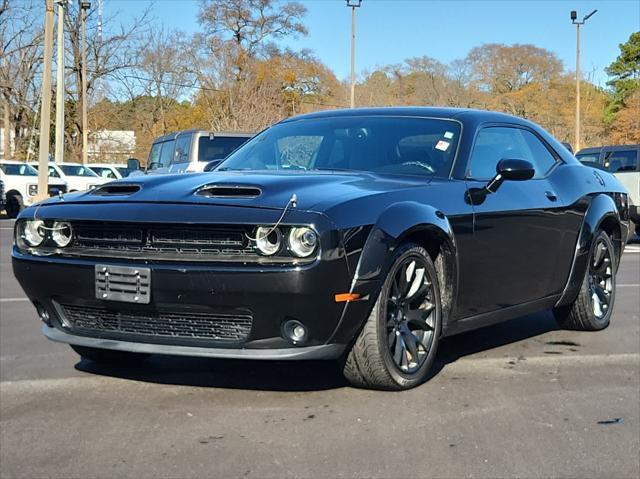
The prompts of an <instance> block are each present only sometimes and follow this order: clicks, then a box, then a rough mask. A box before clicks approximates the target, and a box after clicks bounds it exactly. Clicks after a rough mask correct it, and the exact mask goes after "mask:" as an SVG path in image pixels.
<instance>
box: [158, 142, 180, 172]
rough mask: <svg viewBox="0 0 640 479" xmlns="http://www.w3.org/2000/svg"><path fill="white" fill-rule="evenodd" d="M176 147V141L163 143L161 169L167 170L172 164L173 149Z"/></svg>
mask: <svg viewBox="0 0 640 479" xmlns="http://www.w3.org/2000/svg"><path fill="white" fill-rule="evenodd" d="M175 145H176V142H175V140H171V141H165V142H164V143H162V151H161V152H160V161H159V163H160V165H159V167H162V168H166V167H167V166H169V165H170V164H171V160H172V159H173V149H174V148H173V147H174V146H175Z"/></svg>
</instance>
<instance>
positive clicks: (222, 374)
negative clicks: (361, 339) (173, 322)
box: [75, 312, 557, 392]
mask: <svg viewBox="0 0 640 479" xmlns="http://www.w3.org/2000/svg"><path fill="white" fill-rule="evenodd" d="M555 329H557V326H556V323H555V321H554V320H553V317H552V316H551V314H550V313H548V312H543V313H538V314H534V315H529V316H523V317H521V318H517V319H513V320H511V321H508V322H505V323H501V324H497V325H494V326H489V327H486V328H483V329H479V330H476V331H470V332H468V333H463V334H459V335H456V336H452V337H450V338H446V339H444V340H443V341H442V342H441V343H440V346H439V350H438V356H437V358H436V363H435V365H434V368H433V369H432V374H431V377H433V376H435V375H437V374H438V373H439V372H440V371H442V370H443V369H444V368H445V367H446V365H447V364H451V363H453V362H455V361H457V360H458V359H460V358H462V357H464V356H468V355H471V354H475V353H479V352H482V351H489V350H492V349H495V348H499V347H501V346H505V345H508V344H511V343H515V342H518V341H523V340H526V339H530V338H533V337H536V336H539V335H541V334H544V333H547V332H549V331H553V330H555ZM75 367H76V369H77V370H79V371H83V372H87V373H91V374H98V375H102V376H110V377H117V378H121V379H131V380H136V381H144V382H150V383H156V384H170V385H181V386H196V387H207V388H228V389H246V390H268V391H290V392H300V391H321V390H327V389H335V388H340V387H345V386H348V384H347V382H346V381H345V379H344V378H343V377H342V374H341V372H340V369H339V364H338V362H337V361H256V360H228V359H210V358H191V357H180V356H163V355H153V356H151V357H150V358H148V359H147V360H146V361H144V362H141V363H140V364H137V365H131V364H127V365H107V364H100V363H96V362H93V361H89V360H85V359H83V360H81V361H79V362H78V363H77V364H76V365H75Z"/></svg>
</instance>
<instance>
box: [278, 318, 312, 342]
mask: <svg viewBox="0 0 640 479" xmlns="http://www.w3.org/2000/svg"><path fill="white" fill-rule="evenodd" d="M283 330H284V335H285V337H286V338H287V339H288V340H289V341H291V342H292V343H293V344H301V343H304V342H306V341H307V339H308V338H309V331H308V330H307V328H305V327H304V325H303V324H302V323H301V322H300V321H294V320H290V321H287V322H286V323H284V328H283Z"/></svg>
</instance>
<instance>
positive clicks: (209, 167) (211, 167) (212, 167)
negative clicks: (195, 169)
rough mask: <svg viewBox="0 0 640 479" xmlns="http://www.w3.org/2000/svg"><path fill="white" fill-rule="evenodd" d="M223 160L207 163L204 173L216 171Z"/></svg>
mask: <svg viewBox="0 0 640 479" xmlns="http://www.w3.org/2000/svg"><path fill="white" fill-rule="evenodd" d="M222 161H223V160H222V159H220V160H212V161H210V162H209V163H207V164H206V165H204V169H203V170H202V171H212V170H215V169H216V167H217V166H218V165H219V164H220V163H222Z"/></svg>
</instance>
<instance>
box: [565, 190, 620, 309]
mask: <svg viewBox="0 0 640 479" xmlns="http://www.w3.org/2000/svg"><path fill="white" fill-rule="evenodd" d="M612 224H613V225H615V226H614V228H617V234H618V236H619V235H620V232H621V230H620V215H619V214H618V209H617V208H616V204H615V202H614V201H613V199H612V198H611V197H610V196H608V195H606V194H598V195H596V196H594V197H593V198H592V200H591V203H590V204H589V207H588V209H587V212H586V214H585V216H584V220H583V221H582V227H581V228H580V234H579V235H578V241H577V243H576V249H575V253H574V257H573V263H572V265H571V271H570V273H569V278H568V279H567V283H566V285H565V288H564V291H563V292H562V296H561V297H560V299H559V300H558V302H557V303H556V307H558V306H566V305H569V304H571V303H572V302H573V301H574V300H575V299H576V297H577V296H578V292H579V291H580V287H581V285H582V281H583V279H584V275H585V274H586V272H587V267H588V259H589V251H590V250H591V245H592V243H593V238H594V236H595V234H596V232H597V231H598V230H600V229H601V227H602V226H603V225H607V226H609V227H610V226H611V225H612ZM623 246H624V245H623V244H622V245H616V248H620V252H621V248H622V247H623ZM616 267H617V262H616Z"/></svg>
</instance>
